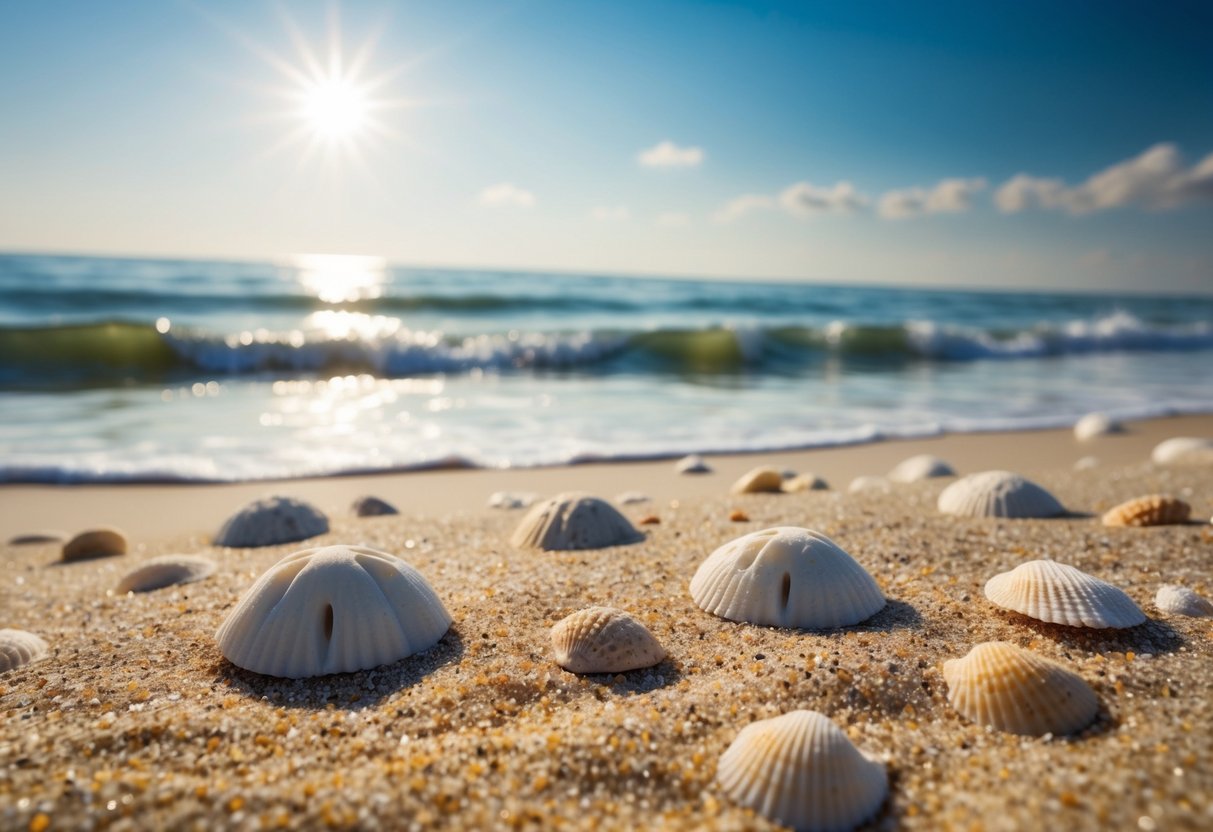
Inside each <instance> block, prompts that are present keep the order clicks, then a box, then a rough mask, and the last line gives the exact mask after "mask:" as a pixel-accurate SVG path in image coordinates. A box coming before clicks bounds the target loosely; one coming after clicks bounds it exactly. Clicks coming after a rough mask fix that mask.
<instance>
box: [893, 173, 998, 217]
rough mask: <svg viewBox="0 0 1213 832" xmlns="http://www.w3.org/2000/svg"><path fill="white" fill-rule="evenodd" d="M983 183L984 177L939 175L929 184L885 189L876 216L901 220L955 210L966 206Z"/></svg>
mask: <svg viewBox="0 0 1213 832" xmlns="http://www.w3.org/2000/svg"><path fill="white" fill-rule="evenodd" d="M985 187H986V180H985V179H981V178H976V179H942V180H940V181H939V182H937V183H936V184H935V186H934V187H933V188H920V187H915V188H903V189H901V190H896V191H886V192H885V193H884V194H883V195H882V196H881V197H880V202H879V204H878V205H877V209H876V210H877V212H878V213H879V214H880V216H882V217H884V218H885V219H890V220H904V219H909V218H911V217H919V216H922V215H923V214H957V213H960V212H962V211H967V210H969V208H970V206H971V205H972V200H973V195H974V194H975V193H977V192H978V191H981V190H983V189H984V188H985Z"/></svg>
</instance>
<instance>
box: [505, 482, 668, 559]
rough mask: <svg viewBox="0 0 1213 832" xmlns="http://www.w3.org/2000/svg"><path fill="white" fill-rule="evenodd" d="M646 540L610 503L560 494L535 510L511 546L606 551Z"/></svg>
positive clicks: (518, 531) (552, 549)
mask: <svg viewBox="0 0 1213 832" xmlns="http://www.w3.org/2000/svg"><path fill="white" fill-rule="evenodd" d="M640 540H644V535H643V534H641V533H640V532H638V531H637V530H636V528H635V527H634V526H632V524H631V523H629V522H628V519H627V518H626V517H624V516H623V515H622V514H620V513H619V510H618V509H616V508H615V507H614V506H613V505H611V504H610V503H608V502H607V501H606V500H600V499H599V498H597V497H591V496H589V495H588V494H577V493H570V494H560V495H557V496H555V497H552V498H551V499H550V500H544V501H543V502H542V503H539V504H537V505H536V506H535V507H534V508H532V509H531V510H530V511H529V512H528V513H527V515H526V516H525V517H523V518H522V522H521V523H519V524H518V528H517V529H515V530H514V535H513V537H511V538H510V543H512V544H513V545H514V546H517V547H519V548H537V549H544V550H547V551H567V550H572V549H602V548H605V547H607V546H623V545H625V544H628V543H636V542H637V541H640Z"/></svg>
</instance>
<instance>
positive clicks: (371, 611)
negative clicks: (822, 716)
mask: <svg viewBox="0 0 1213 832" xmlns="http://www.w3.org/2000/svg"><path fill="white" fill-rule="evenodd" d="M450 626H451V616H450V614H448V613H447V611H446V608H444V607H443V606H442V602H441V601H439V600H438V596H437V595H436V594H435V593H434V590H433V589H431V588H430V585H429V584H428V583H426V580H425V578H423V577H422V576H421V573H420V572H418V571H417V570H416V569H414V568H413V567H411V566H409V565H408V564H407V563H405V562H404V561H403V560H401V559H400V558H398V557H395V556H394V555H389V554H387V553H385V552H377V551H375V550H374V549H368V548H365V547H362V546H326V547H322V548H318V549H305V550H304V551H302V552H296V553H295V554H293V555H287V556H286V557H284V558H283V559H282V560H280V561H278V562H277V563H276V564H274V565H273V566H272V567H271V568H270V569H269V571H267V572H266V573H265V574H263V575H262V576H261V577H260V578H258V579H257V580H256V582H255V583H254V584H253V585H252V586H251V587H249V590H248V591H247V592H246V593H245V594H244V597H243V598H241V599H240V602H239V603H238V604H237V605H236V607H235V609H233V610H232V612H231V614H229V615H228V617H227V619H226V620H225V621H224V622H223V624H222V625H220V627H219V630H218V632H216V633H215V638H216V640H217V641H218V642H219V650H220V652H222V653H223V655H224V656H225V657H226V658H227V659H228V661H230V662H231V663H232V664H234V665H237V666H238V667H243V668H244V669H245V670H252V671H254V672H256V673H264V674H265V675H267V676H280V677H283V678H287V679H302V678H306V677H309V676H322V675H325V674H329V673H352V672H354V671H357V670H369V669H370V668H373V667H378V666H379V665H383V664H389V663H391V662H394V661H398V660H400V659H403V658H405V657H407V656H411V655H413V654H414V653H419V652H421V651H422V650H426V649H429V648H430V647H433V646H434V645H435V644H437V643H438V641H439V639H441V638H442V636H443V635H444V634H445V633H446V631H447V630H448V629H449V628H450Z"/></svg>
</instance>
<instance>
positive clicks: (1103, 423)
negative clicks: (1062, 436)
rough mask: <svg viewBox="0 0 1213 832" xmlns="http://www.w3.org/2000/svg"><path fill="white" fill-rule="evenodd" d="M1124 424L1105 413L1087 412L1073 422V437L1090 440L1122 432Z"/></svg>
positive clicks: (1080, 440) (1081, 440)
mask: <svg viewBox="0 0 1213 832" xmlns="http://www.w3.org/2000/svg"><path fill="white" fill-rule="evenodd" d="M1124 430H1125V428H1124V425H1122V424H1121V423H1120V422H1118V421H1116V420H1115V419H1112V418H1111V417H1109V416H1108V415H1107V414H1106V413H1088V414H1087V415H1086V416H1083V417H1082V418H1081V419H1079V420H1078V421H1077V422H1075V423H1074V438H1075V439H1077V440H1078V441H1079V442H1090V441H1091V440H1092V439H1095V438H1096V437H1099V436H1108V435H1109V434H1113V433H1124Z"/></svg>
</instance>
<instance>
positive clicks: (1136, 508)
mask: <svg viewBox="0 0 1213 832" xmlns="http://www.w3.org/2000/svg"><path fill="white" fill-rule="evenodd" d="M1191 516H1192V507H1191V506H1189V505H1188V504H1187V503H1185V502H1184V501H1183V500H1177V499H1175V498H1174V497H1168V496H1166V495H1163V494H1150V495H1148V496H1145V497H1138V498H1136V499H1134V500H1129V501H1128V502H1124V503H1121V504H1120V505H1118V506H1116V507H1115V508H1111V509H1109V510H1108V511H1106V512H1104V516H1103V518H1102V521H1103V524H1104V525H1105V526H1178V525H1182V524H1184V523H1187V522H1188V518H1189V517H1191Z"/></svg>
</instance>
